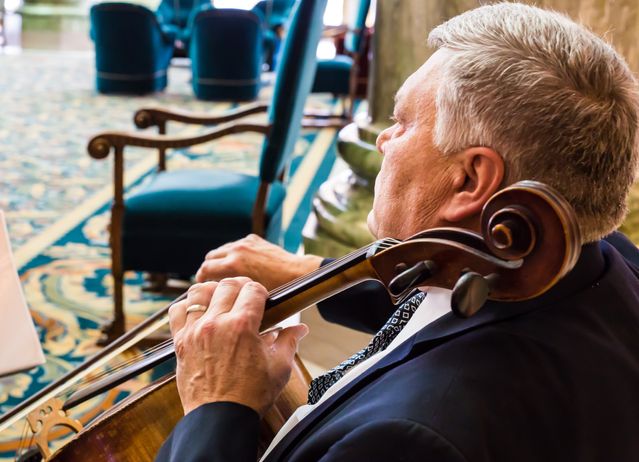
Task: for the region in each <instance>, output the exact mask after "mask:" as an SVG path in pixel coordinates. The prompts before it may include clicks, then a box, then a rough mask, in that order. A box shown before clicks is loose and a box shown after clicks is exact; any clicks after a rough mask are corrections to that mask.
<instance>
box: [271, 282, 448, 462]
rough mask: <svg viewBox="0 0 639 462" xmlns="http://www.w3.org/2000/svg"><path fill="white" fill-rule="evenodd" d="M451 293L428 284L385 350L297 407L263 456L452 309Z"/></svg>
mask: <svg viewBox="0 0 639 462" xmlns="http://www.w3.org/2000/svg"><path fill="white" fill-rule="evenodd" d="M450 295H451V292H450V290H448V289H440V288H437V287H431V288H429V289H428V295H427V296H426V298H425V299H424V301H423V302H422V303H421V304H420V305H419V307H418V308H417V310H416V311H415V314H413V316H412V317H411V318H410V320H409V321H408V323H406V326H404V328H403V329H402V330H401V331H400V332H399V334H397V337H395V338H394V339H393V341H392V342H391V343H390V345H388V347H387V348H386V349H385V350H383V351H379V352H377V353H375V354H374V355H373V356H371V357H370V358H368V359H366V360H364V361H362V362H361V363H359V364H357V365H356V366H354V367H353V368H352V369H350V370H349V371H347V372H346V374H345V375H344V377H342V378H341V379H339V380H338V381H337V382H336V383H334V384H333V386H331V387H330V388H329V389H328V390H326V393H324V395H323V396H322V397H321V398H320V400H319V401H318V402H317V403H315V404H305V405H302V406H300V407H298V408H297V410H296V411H295V412H294V413H293V415H292V416H291V417H290V418H289V419H288V420H287V421H286V422H285V423H284V425H283V426H282V428H281V429H280V431H279V432H278V433H277V435H275V438H273V441H272V442H271V444H270V445H269V447H268V449H267V450H266V452H265V453H264V455H263V456H262V459H261V460H263V459H264V458H265V457H266V456H267V455H268V453H269V452H271V449H273V448H274V447H275V445H276V444H277V443H279V442H280V440H281V439H282V438H284V436H286V434H287V433H288V432H289V431H291V429H292V428H293V427H294V426H295V425H297V424H298V423H299V422H300V421H301V420H302V419H303V418H304V417H306V416H307V415H308V414H310V413H311V412H312V411H313V410H314V409H315V408H316V407H317V406H319V405H321V404H322V403H323V402H324V401H326V400H327V399H328V398H330V397H331V396H333V395H334V394H335V393H337V392H338V391H339V390H340V389H342V388H343V387H344V386H346V385H347V384H348V383H350V382H352V381H353V380H355V379H356V378H357V377H359V376H360V375H361V374H362V373H363V372H364V371H366V369H368V368H369V367H371V366H373V365H374V364H376V363H377V362H378V361H379V360H381V359H382V358H383V357H384V356H386V355H387V354H389V353H390V352H391V351H393V350H394V349H395V348H397V347H398V346H399V345H401V344H402V343H403V342H404V341H406V340H408V339H409V338H410V337H412V336H413V335H415V334H416V333H417V332H419V331H420V330H422V329H423V328H424V327H426V326H427V325H428V324H430V323H431V322H433V321H435V320H437V319H439V318H440V317H442V316H443V315H445V314H446V313H448V312H450Z"/></svg>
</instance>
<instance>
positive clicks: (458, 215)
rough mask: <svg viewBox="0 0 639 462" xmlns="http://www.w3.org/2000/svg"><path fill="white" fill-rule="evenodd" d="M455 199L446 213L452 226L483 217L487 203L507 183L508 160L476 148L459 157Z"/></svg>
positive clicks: (447, 206) (455, 178)
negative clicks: (505, 169)
mask: <svg viewBox="0 0 639 462" xmlns="http://www.w3.org/2000/svg"><path fill="white" fill-rule="evenodd" d="M455 156H456V157H458V162H457V167H458V168H457V169H456V171H455V176H454V178H453V185H452V186H453V195H452V197H451V199H450V201H449V202H448V204H447V205H446V207H445V210H443V218H444V219H445V220H446V221H448V222H451V223H455V222H461V221H467V220H472V219H473V218H476V217H479V214H480V212H481V209H482V207H483V206H484V204H485V203H486V201H487V200H488V199H489V198H490V197H491V196H492V195H493V194H495V193H496V192H497V191H498V190H499V188H500V186H501V184H502V181H503V179H504V160H503V159H502V157H501V156H500V155H499V154H498V153H497V152H496V151H495V150H493V149H491V148H487V147H473V148H468V149H465V150H463V151H461V152H459V153H457V154H455Z"/></svg>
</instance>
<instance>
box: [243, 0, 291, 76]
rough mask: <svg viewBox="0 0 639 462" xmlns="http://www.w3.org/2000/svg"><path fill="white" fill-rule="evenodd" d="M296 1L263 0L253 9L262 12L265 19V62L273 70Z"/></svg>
mask: <svg viewBox="0 0 639 462" xmlns="http://www.w3.org/2000/svg"><path fill="white" fill-rule="evenodd" d="M294 3H295V0H261V1H259V2H257V3H256V4H255V6H254V7H253V11H254V12H255V13H258V14H260V15H261V17H262V20H263V30H264V34H263V35H264V54H265V62H266V64H267V65H268V67H269V69H271V70H274V69H275V68H276V66H277V60H278V54H279V50H280V44H281V43H280V42H281V39H280V36H281V35H282V33H283V29H284V28H285V25H286V22H287V21H288V19H289V17H290V14H291V9H292V8H293V4H294Z"/></svg>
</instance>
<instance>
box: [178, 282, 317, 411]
mask: <svg viewBox="0 0 639 462" xmlns="http://www.w3.org/2000/svg"><path fill="white" fill-rule="evenodd" d="M266 297H267V291H266V289H265V288H264V287H263V286H262V285H260V284H258V283H256V282H253V281H251V280H250V279H248V278H233V279H223V280H222V281H220V282H219V283H217V282H207V283H203V284H195V285H194V286H192V287H191V288H190V289H189V291H188V295H187V298H186V299H185V300H183V301H181V302H178V303H175V304H174V305H173V306H171V308H170V309H169V321H170V325H171V333H172V334H173V341H174V344H175V352H176V357H177V372H176V373H177V387H178V392H179V394H180V399H181V401H182V407H183V408H184V413H185V414H188V413H189V412H191V411H192V410H194V409H195V408H197V407H199V406H200V405H202V404H206V403H212V402H218V401H230V402H235V403H240V404H243V405H245V406H249V407H251V408H252V409H254V410H255V411H257V412H258V414H260V415H263V414H264V412H266V411H267V410H268V409H269V408H270V407H271V406H272V405H273V403H274V402H275V399H276V398H277V397H278V395H279V394H280V392H281V391H282V389H283V388H284V386H285V385H286V383H287V382H288V379H289V376H290V374H291V366H292V363H293V358H294V356H295V352H296V350H297V344H298V342H299V341H300V340H301V339H302V337H304V336H305V335H306V333H307V332H308V327H306V326H305V325H304V324H299V325H296V326H291V327H287V328H285V329H281V330H279V331H270V332H268V333H265V334H264V335H260V334H259V332H258V329H259V326H260V322H261V321H262V316H263V314H264V303H265V300H266ZM194 304H198V305H204V306H207V307H208V309H207V311H206V312H204V313H202V312H194V313H188V314H187V313H186V308H187V307H189V306H191V305H194Z"/></svg>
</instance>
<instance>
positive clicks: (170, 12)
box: [155, 0, 211, 28]
mask: <svg viewBox="0 0 639 462" xmlns="http://www.w3.org/2000/svg"><path fill="white" fill-rule="evenodd" d="M204 5H211V1H210V0H162V1H161V2H160V5H159V6H158V8H157V10H155V13H156V14H157V16H158V19H159V20H160V22H161V23H162V24H172V25H174V26H177V27H179V28H185V27H186V25H187V23H188V20H189V16H190V15H191V13H192V12H193V11H195V10H197V9H199V8H200V7H201V6H204Z"/></svg>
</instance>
